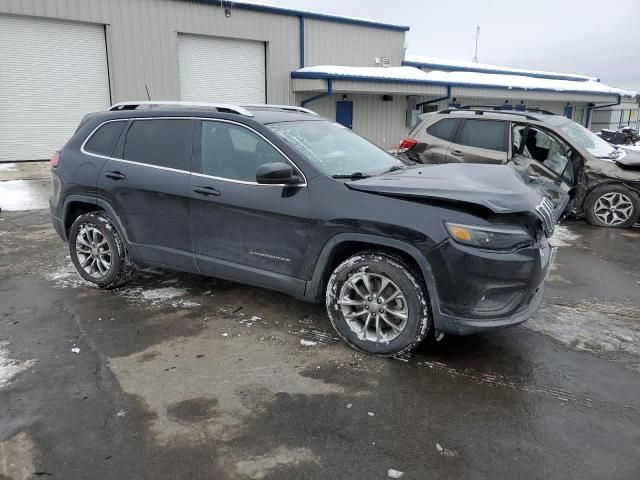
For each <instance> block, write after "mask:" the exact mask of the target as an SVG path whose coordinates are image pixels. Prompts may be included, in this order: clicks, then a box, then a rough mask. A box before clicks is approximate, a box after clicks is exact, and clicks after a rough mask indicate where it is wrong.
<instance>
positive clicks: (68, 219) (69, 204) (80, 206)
mask: <svg viewBox="0 0 640 480" xmlns="http://www.w3.org/2000/svg"><path fill="white" fill-rule="evenodd" d="M95 211H103V212H106V213H107V214H108V215H109V218H110V219H111V221H112V222H114V223H115V224H116V227H117V228H118V231H119V232H120V233H121V235H122V237H123V240H124V242H125V243H126V244H127V245H129V244H130V242H129V237H128V235H127V232H126V230H125V229H124V228H123V226H122V222H121V221H120V218H119V217H118V215H117V214H116V212H115V210H114V209H113V207H111V205H110V204H109V202H107V201H105V200H103V199H101V198H95V197H91V196H87V195H70V196H69V197H67V198H66V199H65V202H64V206H63V212H64V213H63V219H62V220H63V224H64V233H65V236H66V238H67V239H68V238H69V230H70V229H71V225H72V224H73V222H74V221H75V219H76V218H78V217H79V216H80V215H82V214H85V213H89V212H95Z"/></svg>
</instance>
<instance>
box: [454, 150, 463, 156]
mask: <svg viewBox="0 0 640 480" xmlns="http://www.w3.org/2000/svg"><path fill="white" fill-rule="evenodd" d="M451 155H458V156H459V155H463V152H461V151H460V150H454V151H453V152H451Z"/></svg>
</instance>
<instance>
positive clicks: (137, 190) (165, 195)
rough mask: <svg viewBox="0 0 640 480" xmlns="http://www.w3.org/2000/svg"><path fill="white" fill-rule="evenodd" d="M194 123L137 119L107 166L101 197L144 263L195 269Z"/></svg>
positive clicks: (181, 120)
mask: <svg viewBox="0 0 640 480" xmlns="http://www.w3.org/2000/svg"><path fill="white" fill-rule="evenodd" d="M194 123H195V122H194V120H191V119H155V118H144V119H134V120H132V121H130V122H129V125H127V127H126V131H125V134H123V135H122V136H121V139H120V141H119V142H118V146H117V147H116V149H115V152H114V154H113V157H114V158H111V159H109V160H108V162H107V163H106V164H105V165H104V167H103V169H102V172H101V174H100V177H99V179H98V195H99V196H100V197H102V198H103V199H104V200H106V201H107V202H108V203H109V204H110V205H111V206H112V208H113V209H114V211H115V214H116V215H117V216H118V219H119V220H120V222H121V224H122V226H123V227H124V230H125V234H126V236H127V240H128V242H129V243H130V244H131V247H132V250H133V253H134V254H135V255H136V256H137V257H138V258H139V259H141V260H144V261H147V262H153V263H157V264H163V265H169V266H173V267H178V268H181V269H186V270H194V269H195V263H194V259H193V251H192V242H191V235H190V229H189V196H188V183H189V175H190V173H189V167H190V163H191V145H192V140H193V128H194Z"/></svg>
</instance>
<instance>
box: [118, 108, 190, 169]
mask: <svg viewBox="0 0 640 480" xmlns="http://www.w3.org/2000/svg"><path fill="white" fill-rule="evenodd" d="M192 139H193V121H192V120H180V119H176V120H173V119H171V120H164V119H162V120H160V119H159V120H155V119H154V120H135V121H134V122H133V124H132V125H131V128H129V131H128V132H127V138H126V139H125V143H124V153H123V155H122V156H123V158H124V159H125V160H131V161H134V162H140V163H146V164H148V165H156V166H159V167H169V168H176V169H178V170H189V165H190V163H191V143H192Z"/></svg>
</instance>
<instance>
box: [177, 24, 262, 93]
mask: <svg viewBox="0 0 640 480" xmlns="http://www.w3.org/2000/svg"><path fill="white" fill-rule="evenodd" d="M264 51H265V45H264V43H263V42H255V41H251V40H236V39H228V38H213V37H205V36H200V35H178V70H179V77H180V100H187V101H199V102H227V103H240V104H243V103H245V104H252V103H264V102H265V101H266V98H265V58H264Z"/></svg>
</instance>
